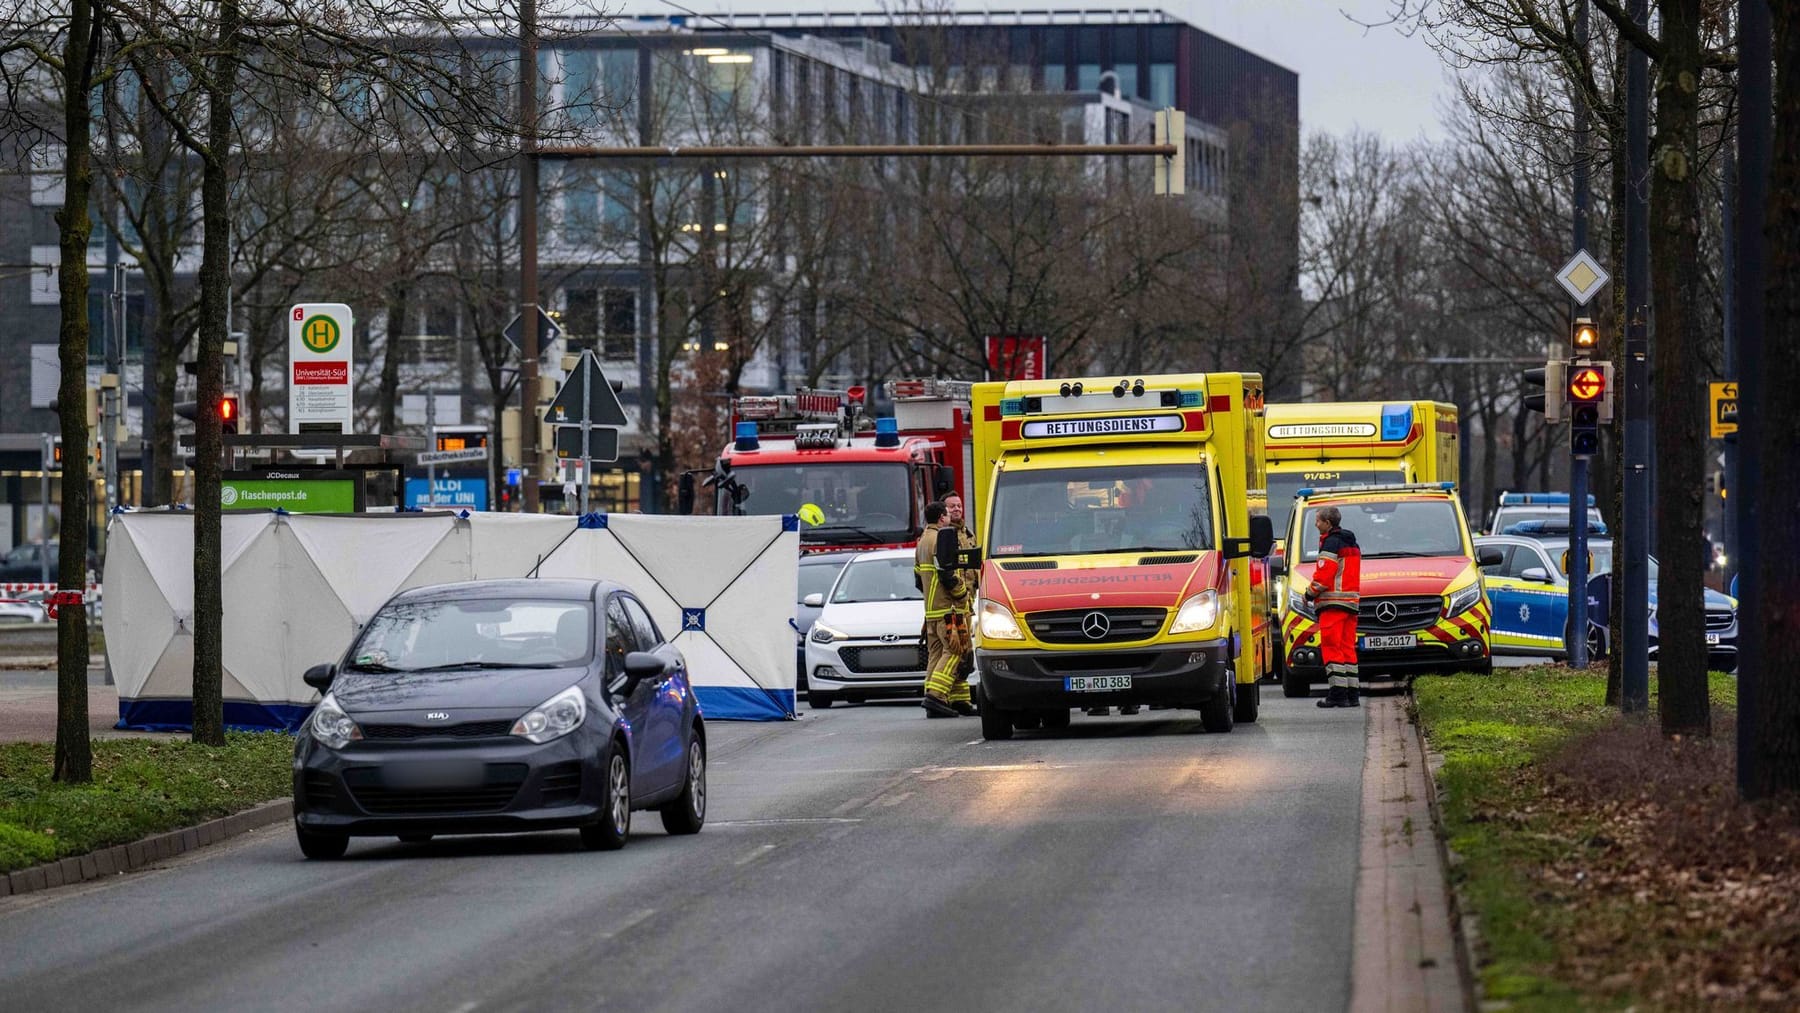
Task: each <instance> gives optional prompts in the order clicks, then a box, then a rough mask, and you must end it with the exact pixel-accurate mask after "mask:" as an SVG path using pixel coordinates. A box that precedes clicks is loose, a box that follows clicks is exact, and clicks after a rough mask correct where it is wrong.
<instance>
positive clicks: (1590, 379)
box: [1569, 366, 1606, 402]
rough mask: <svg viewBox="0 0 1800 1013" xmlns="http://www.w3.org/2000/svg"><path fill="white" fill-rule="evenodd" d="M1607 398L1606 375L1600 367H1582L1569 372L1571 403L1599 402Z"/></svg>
mask: <svg viewBox="0 0 1800 1013" xmlns="http://www.w3.org/2000/svg"><path fill="white" fill-rule="evenodd" d="M1605 396H1606V374H1605V373H1604V372H1602V371H1601V369H1600V367H1598V366H1581V367H1578V368H1576V369H1574V370H1571V371H1570V372H1569V400H1570V401H1589V402H1592V401H1599V400H1600V399H1601V398H1603V397H1605Z"/></svg>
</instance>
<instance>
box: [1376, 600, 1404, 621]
mask: <svg viewBox="0 0 1800 1013" xmlns="http://www.w3.org/2000/svg"><path fill="white" fill-rule="evenodd" d="M1375 618H1376V619H1377V620H1378V621H1380V622H1384V623H1391V622H1393V621H1394V620H1396V619H1398V618H1400V609H1399V607H1398V606H1396V605H1395V604H1394V603H1393V602H1391V601H1384V602H1382V603H1381V604H1379V605H1377V606H1375Z"/></svg>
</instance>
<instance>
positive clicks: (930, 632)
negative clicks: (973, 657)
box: [913, 503, 973, 718]
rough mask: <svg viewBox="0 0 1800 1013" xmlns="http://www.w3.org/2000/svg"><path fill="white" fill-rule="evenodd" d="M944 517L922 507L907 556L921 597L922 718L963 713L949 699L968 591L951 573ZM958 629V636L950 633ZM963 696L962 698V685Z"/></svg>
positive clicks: (951, 548)
mask: <svg viewBox="0 0 1800 1013" xmlns="http://www.w3.org/2000/svg"><path fill="white" fill-rule="evenodd" d="M945 513H946V508H945V505H944V504H943V503H931V504H928V505H927V506H926V507H925V530H924V531H923V532H922V533H921V534H920V535H919V545H918V548H917V549H916V550H915V554H914V556H913V573H914V574H915V575H916V576H917V578H918V582H919V590H920V591H922V592H924V595H925V652H926V660H925V713H926V714H927V715H928V716H930V717H934V718H953V717H959V716H961V714H962V713H963V712H962V711H961V710H959V709H958V708H957V707H956V705H955V704H954V703H952V702H951V694H952V693H954V692H955V691H956V686H957V683H958V682H959V679H958V672H959V669H960V667H961V665H962V655H963V649H961V648H964V645H966V644H967V642H968V634H967V629H968V625H967V624H968V613H969V605H968V603H969V590H970V588H969V587H968V586H967V585H966V582H965V581H964V580H962V575H961V574H960V573H958V572H957V569H956V555H957V548H958V539H957V532H956V529H955V528H952V527H950V526H949V525H947V524H945V523H944V516H945ZM958 625H960V626H961V630H962V632H961V634H960V636H959V635H958V633H957V631H956V630H955V629H954V627H956V626H958ZM963 692H964V693H965V694H966V693H967V692H968V690H967V688H966V685H965V688H964V691H963ZM965 706H968V705H967V704H965ZM970 710H971V711H972V710H973V708H972V707H971V708H970Z"/></svg>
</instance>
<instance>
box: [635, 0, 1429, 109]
mask: <svg viewBox="0 0 1800 1013" xmlns="http://www.w3.org/2000/svg"><path fill="white" fill-rule="evenodd" d="M607 6H612V4H608V5H607ZM622 6H623V8H624V11H625V12H626V13H630V14H664V15H667V14H680V13H682V11H683V9H692V10H695V11H698V12H701V13H717V12H721V11H727V10H732V11H738V12H741V13H756V14H760V13H765V12H766V13H771V14H773V13H785V12H787V11H794V10H798V11H809V12H810V11H820V10H826V9H829V10H832V11H843V12H845V13H849V12H852V11H872V10H880V9H881V7H882V5H881V4H880V3H879V0H812V2H810V3H808V2H795V0H711V2H708V0H674V3H673V4H670V3H665V2H662V0H622ZM957 6H958V7H959V8H962V9H965V10H994V11H1005V10H1020V9H1028V10H1029V9H1037V10H1042V9H1045V8H1051V9H1057V10H1073V9H1089V10H1105V9H1111V8H1124V7H1134V6H1135V7H1139V8H1144V7H1152V6H1155V7H1160V8H1162V9H1164V10H1167V11H1169V12H1170V13H1171V14H1174V15H1175V16H1177V17H1179V18H1181V19H1183V20H1185V21H1187V22H1189V23H1190V24H1194V25H1198V26H1199V27H1201V28H1204V29H1206V30H1207V31H1209V32H1211V33H1213V34H1214V35H1217V36H1219V37H1220V38H1223V39H1225V40H1226V41H1228V42H1231V43H1234V44H1236V45H1238V46H1241V47H1243V48H1245V49H1248V50H1250V51H1251V52H1253V53H1256V54H1257V55H1259V56H1263V57H1267V58H1268V59H1271V60H1274V61H1275V62H1276V63H1279V64H1281V65H1282V66H1284V67H1287V68H1288V69H1290V70H1292V71H1294V72H1296V73H1298V74H1299V75H1300V123H1301V128H1302V129H1303V130H1307V131H1311V130H1329V131H1332V132H1334V133H1341V132H1343V131H1346V130H1349V129H1351V128H1353V127H1358V126H1360V127H1363V128H1365V129H1369V130H1375V131H1379V132H1380V133H1382V134H1383V135H1385V136H1386V137H1387V138H1388V139H1389V140H1391V141H1408V140H1412V139H1413V138H1415V137H1418V136H1421V135H1424V136H1427V137H1436V136H1440V135H1441V133H1442V131H1441V129H1440V128H1439V126H1438V106H1437V99H1438V96H1440V95H1444V94H1447V93H1448V89H1447V87H1446V86H1445V83H1444V76H1443V69H1442V65H1441V64H1440V63H1439V61H1438V58H1437V54H1436V53H1434V52H1432V50H1431V47H1430V46H1428V45H1426V43H1425V40H1424V39H1423V38H1420V37H1412V38H1408V37H1407V36H1405V35H1404V34H1402V33H1401V32H1399V31H1397V30H1396V29H1394V28H1392V27H1386V28H1375V29H1368V30H1365V29H1364V28H1363V27H1362V26H1361V25H1359V24H1356V23H1355V22H1353V21H1351V20H1350V17H1346V16H1345V15H1346V13H1347V14H1349V15H1350V16H1353V17H1356V18H1358V19H1361V20H1363V21H1367V22H1378V21H1381V20H1382V19H1383V17H1384V15H1385V13H1386V12H1387V10H1388V8H1389V0H1162V2H1160V3H1157V2H1156V0H1136V2H1135V3H1128V2H1119V3H1093V2H1083V0H1062V2H1057V0H1048V2H1046V0H1031V2H1006V0H995V2H991V3H978V2H971V0H958V2H957Z"/></svg>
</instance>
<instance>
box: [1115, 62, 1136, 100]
mask: <svg viewBox="0 0 1800 1013" xmlns="http://www.w3.org/2000/svg"><path fill="white" fill-rule="evenodd" d="M1113 73H1115V74H1117V75H1119V94H1120V95H1123V96H1124V97H1126V98H1136V97H1137V93H1138V77H1137V64H1135V63H1127V64H1122V65H1120V66H1118V67H1115V68H1113Z"/></svg>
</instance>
